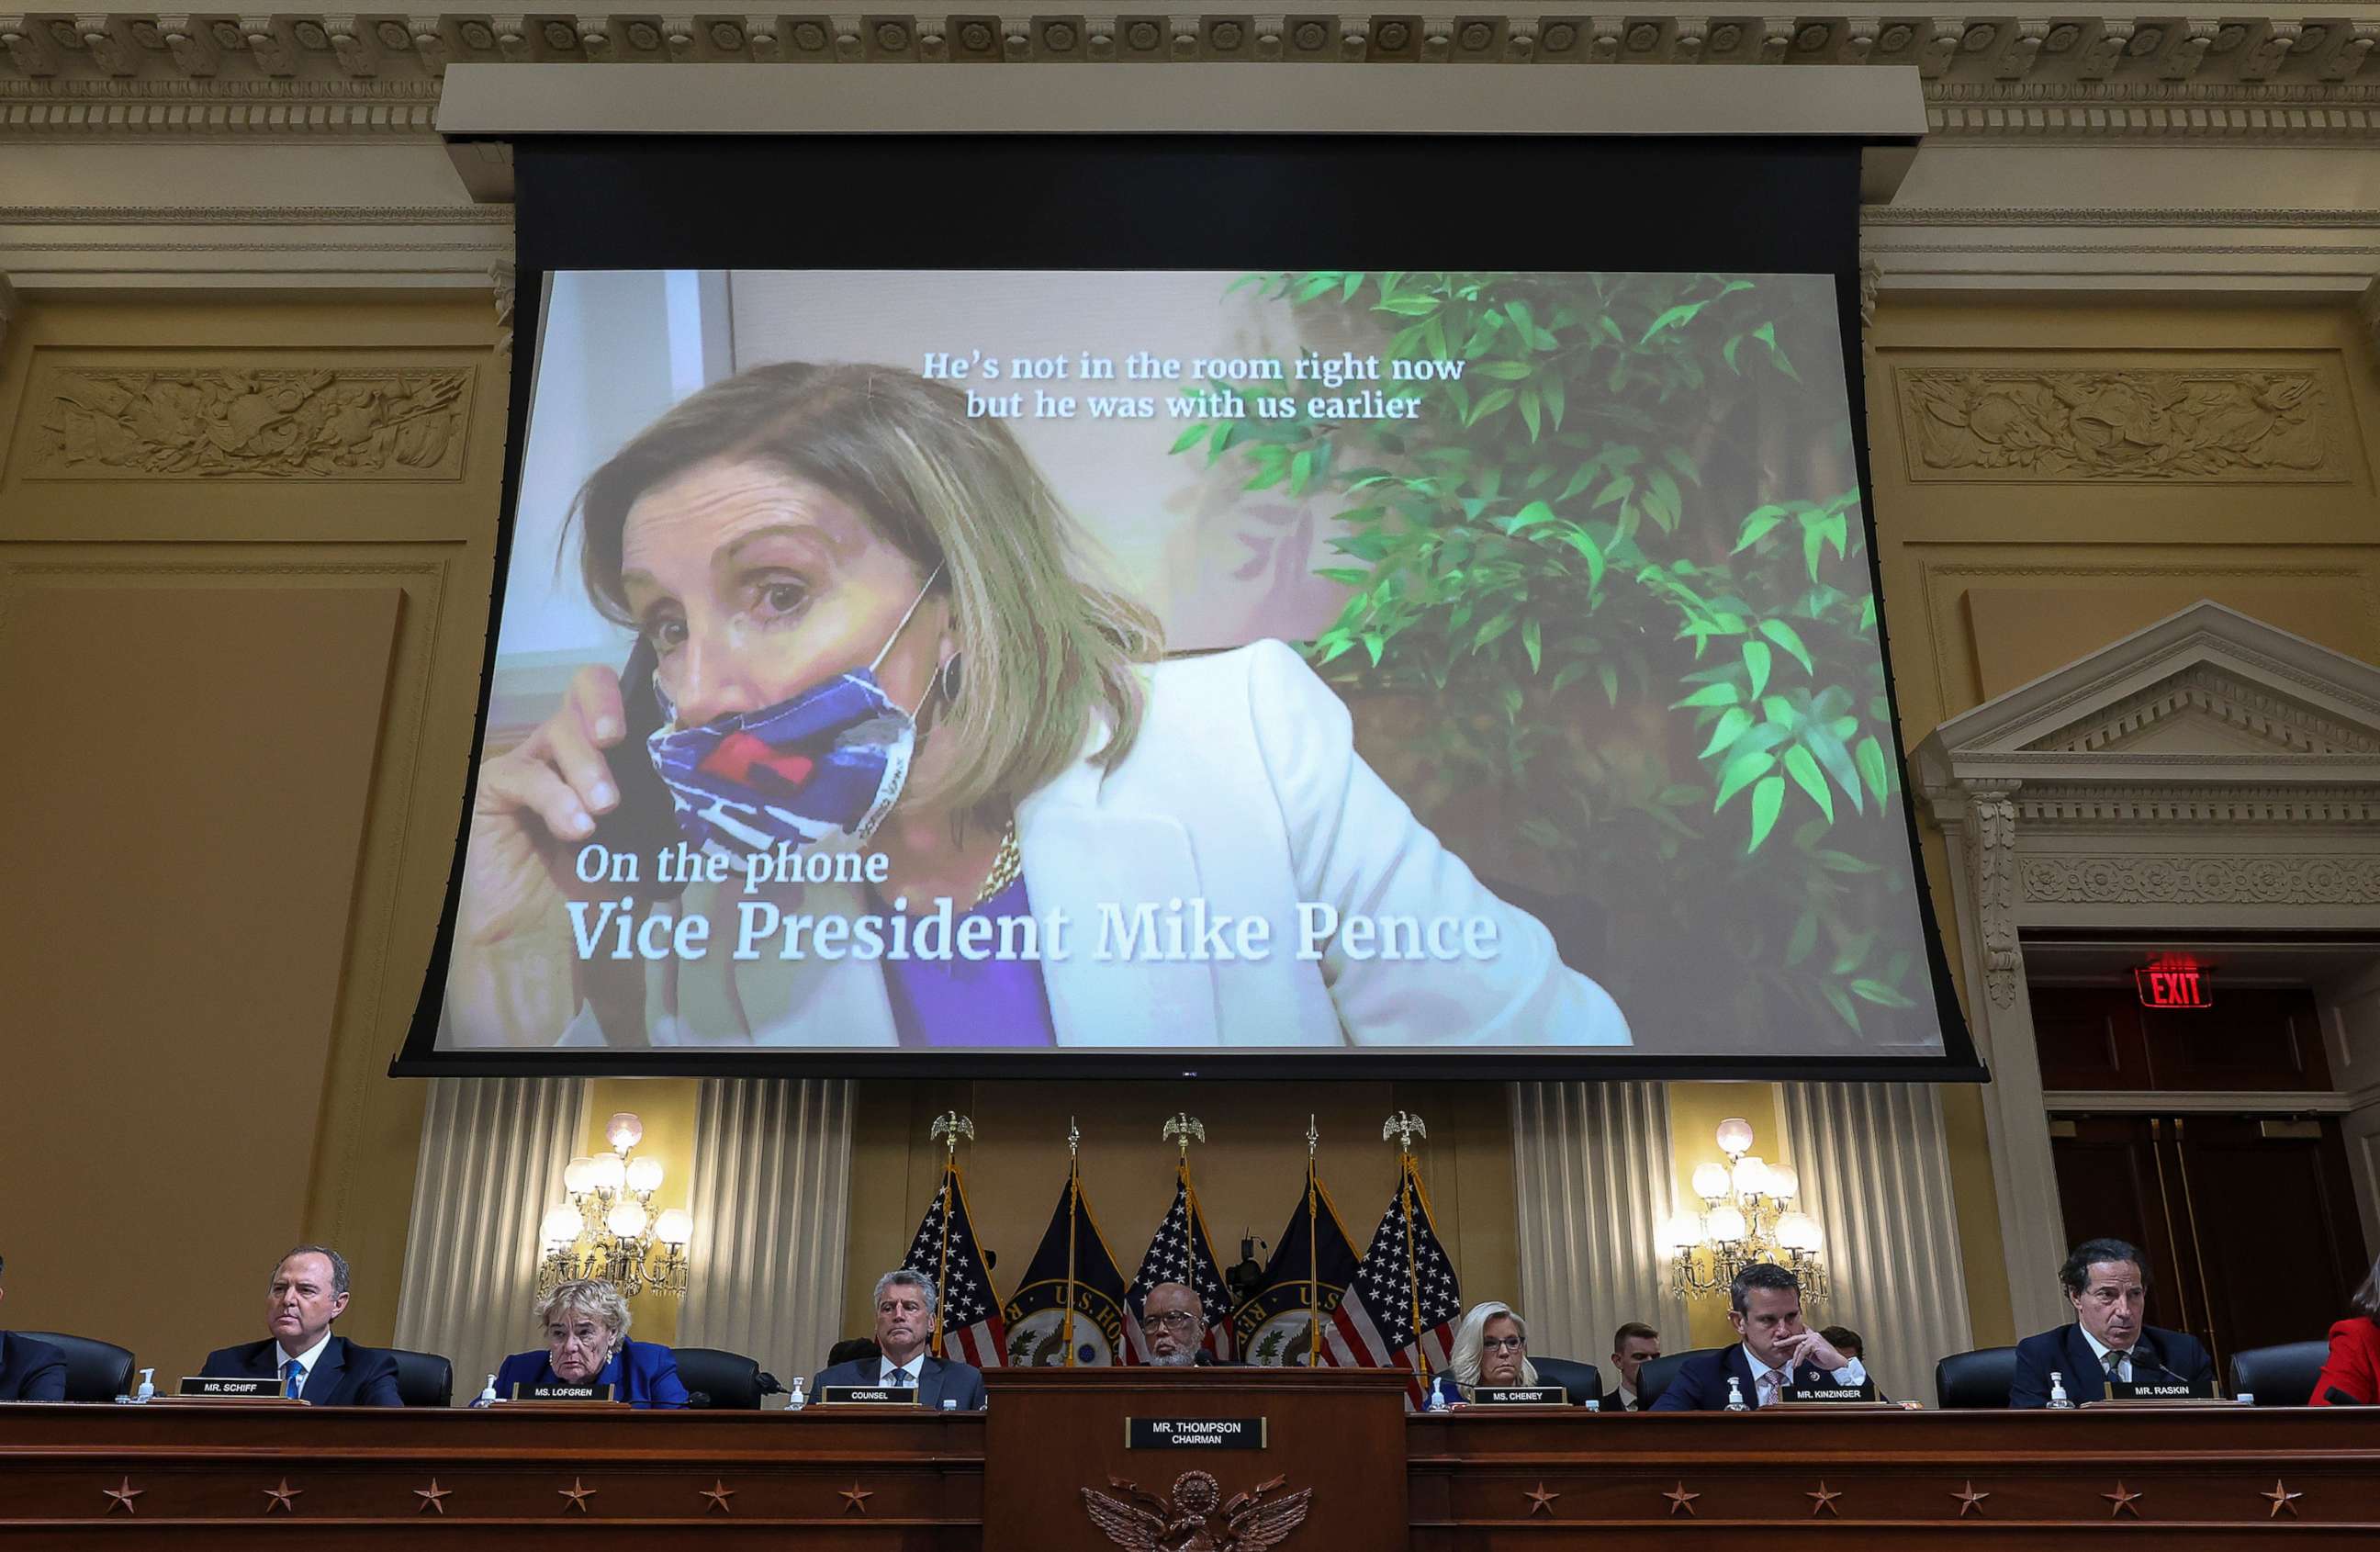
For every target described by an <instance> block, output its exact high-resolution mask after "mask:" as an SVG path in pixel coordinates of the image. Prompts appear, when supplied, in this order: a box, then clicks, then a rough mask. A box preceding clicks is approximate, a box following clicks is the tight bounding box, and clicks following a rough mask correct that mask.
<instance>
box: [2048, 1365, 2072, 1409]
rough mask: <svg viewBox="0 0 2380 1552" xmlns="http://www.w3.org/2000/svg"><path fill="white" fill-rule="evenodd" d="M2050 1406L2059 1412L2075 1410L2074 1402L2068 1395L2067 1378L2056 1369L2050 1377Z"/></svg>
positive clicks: (2051, 1372)
mask: <svg viewBox="0 0 2380 1552" xmlns="http://www.w3.org/2000/svg"><path fill="white" fill-rule="evenodd" d="M2049 1404H2050V1406H2051V1408H2052V1409H2053V1410H2055V1411H2058V1412H2072V1411H2073V1410H2074V1402H2073V1400H2072V1399H2071V1398H2070V1397H2069V1396H2068V1395H2067V1394H2066V1376H2064V1375H2061V1374H2059V1373H2058V1372H2057V1371H2056V1370H2054V1369H2053V1370H2051V1371H2050V1375H2049Z"/></svg>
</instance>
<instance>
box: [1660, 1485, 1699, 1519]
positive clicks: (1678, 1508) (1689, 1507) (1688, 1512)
mask: <svg viewBox="0 0 2380 1552" xmlns="http://www.w3.org/2000/svg"><path fill="white" fill-rule="evenodd" d="M1661 1497H1665V1498H1667V1499H1669V1500H1670V1515H1671V1516H1672V1517H1675V1516H1677V1515H1680V1514H1682V1515H1684V1516H1685V1517H1686V1518H1687V1519H1689V1520H1691V1519H1693V1518H1694V1500H1695V1499H1696V1498H1699V1497H1702V1495H1701V1494H1700V1493H1689V1492H1687V1491H1686V1485H1685V1484H1684V1483H1682V1482H1681V1483H1679V1484H1678V1485H1677V1487H1676V1489H1675V1490H1674V1491H1671V1492H1668V1493H1664V1494H1662V1495H1661Z"/></svg>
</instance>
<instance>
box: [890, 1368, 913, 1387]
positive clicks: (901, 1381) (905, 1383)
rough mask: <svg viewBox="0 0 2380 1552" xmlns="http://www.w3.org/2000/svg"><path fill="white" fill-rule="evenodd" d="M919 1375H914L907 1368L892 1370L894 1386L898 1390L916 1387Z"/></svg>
mask: <svg viewBox="0 0 2380 1552" xmlns="http://www.w3.org/2000/svg"><path fill="white" fill-rule="evenodd" d="M916 1385H917V1376H915V1375H912V1374H911V1373H910V1372H909V1371H908V1370H906V1369H894V1370H893V1371H892V1388H894V1389H896V1390H907V1389H911V1388H915V1386H916Z"/></svg>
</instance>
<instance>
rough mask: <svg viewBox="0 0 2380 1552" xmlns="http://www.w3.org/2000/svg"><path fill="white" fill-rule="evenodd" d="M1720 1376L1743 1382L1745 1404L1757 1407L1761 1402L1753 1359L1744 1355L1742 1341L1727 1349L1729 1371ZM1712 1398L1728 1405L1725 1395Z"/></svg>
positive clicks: (1723, 1378)
mask: <svg viewBox="0 0 2380 1552" xmlns="http://www.w3.org/2000/svg"><path fill="white" fill-rule="evenodd" d="M1719 1377H1720V1378H1721V1379H1722V1380H1726V1379H1734V1380H1737V1381H1739V1382H1741V1386H1742V1394H1743V1404H1744V1405H1745V1406H1748V1407H1757V1406H1758V1405H1759V1404H1760V1387H1759V1386H1757V1385H1755V1384H1754V1383H1753V1380H1752V1360H1751V1359H1750V1358H1748V1357H1746V1356H1745V1355H1744V1351H1743V1343H1742V1342H1738V1343H1736V1344H1735V1345H1734V1346H1733V1347H1730V1348H1729V1349H1728V1350H1727V1372H1726V1373H1725V1374H1723V1375H1721V1376H1719ZM1711 1399H1712V1400H1715V1401H1717V1402H1718V1404H1719V1405H1721V1406H1725V1405H1727V1398H1726V1397H1725V1396H1714V1397H1712V1398H1711Z"/></svg>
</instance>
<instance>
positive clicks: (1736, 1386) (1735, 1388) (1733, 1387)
mask: <svg viewBox="0 0 2380 1552" xmlns="http://www.w3.org/2000/svg"><path fill="white" fill-rule="evenodd" d="M1727 1410H1728V1411H1730V1412H1750V1411H1751V1410H1752V1409H1751V1408H1750V1407H1748V1406H1745V1405H1744V1404H1743V1381H1742V1380H1740V1379H1737V1378H1736V1377H1735V1376H1733V1375H1730V1376H1727Z"/></svg>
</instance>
